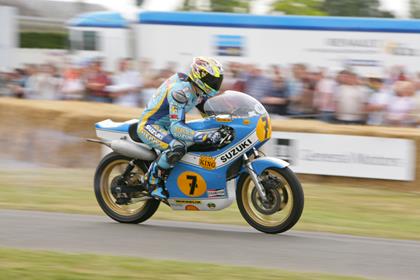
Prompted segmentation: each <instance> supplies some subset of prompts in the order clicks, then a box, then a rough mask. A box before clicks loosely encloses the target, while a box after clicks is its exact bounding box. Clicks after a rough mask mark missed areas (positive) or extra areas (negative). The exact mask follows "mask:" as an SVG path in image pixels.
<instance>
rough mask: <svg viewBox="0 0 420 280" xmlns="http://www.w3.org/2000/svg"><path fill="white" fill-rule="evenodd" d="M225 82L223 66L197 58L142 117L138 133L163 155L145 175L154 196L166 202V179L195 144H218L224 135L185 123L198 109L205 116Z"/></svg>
mask: <svg viewBox="0 0 420 280" xmlns="http://www.w3.org/2000/svg"><path fill="white" fill-rule="evenodd" d="M222 81H223V68H222V65H221V64H220V63H219V62H218V61H217V60H215V59H213V58H210V57H196V58H194V59H193V62H192V64H191V66H190V70H189V72H188V74H185V73H176V74H174V75H173V76H171V77H170V78H169V79H167V80H166V81H165V82H163V83H162V85H161V86H160V87H159V88H158V89H157V91H156V93H155V94H154V95H153V97H152V99H151V100H150V101H149V103H148V104H147V106H146V109H145V110H144V112H143V114H142V115H141V117H140V121H139V125H138V129H137V134H138V135H139V137H140V139H141V140H142V141H143V142H144V143H146V144H148V145H149V146H151V147H153V148H155V149H158V150H160V151H162V152H161V154H160V155H159V157H158V158H157V159H156V160H155V161H154V162H153V163H152V164H151V165H150V167H149V170H148V172H147V174H146V176H145V181H146V182H147V184H148V188H149V190H150V191H152V193H151V194H152V196H153V197H155V198H157V199H166V198H167V197H168V192H167V190H166V189H165V187H164V180H165V178H166V177H167V176H168V174H169V172H170V170H171V169H172V168H173V167H174V165H175V164H176V162H178V161H179V160H180V159H181V158H182V157H183V156H184V155H185V153H186V152H187V146H189V145H191V144H192V143H210V144H213V145H217V144H219V143H220V140H221V133H220V132H219V131H218V130H217V129H215V130H210V131H209V130H208V131H205V132H200V131H195V130H193V129H192V128H190V127H189V126H188V124H186V123H185V114H186V113H187V112H189V111H190V110H191V109H192V108H193V107H196V108H197V109H198V110H199V111H200V112H201V113H202V114H204V111H203V107H204V103H205V102H206V101H207V99H208V98H210V97H213V96H215V95H216V94H218V93H219V89H220V86H221V84H222Z"/></svg>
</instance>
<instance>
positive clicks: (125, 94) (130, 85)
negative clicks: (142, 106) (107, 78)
mask: <svg viewBox="0 0 420 280" xmlns="http://www.w3.org/2000/svg"><path fill="white" fill-rule="evenodd" d="M118 68H119V69H118V73H117V74H115V75H114V77H113V84H114V87H115V88H114V90H113V92H114V93H113V97H114V103H115V104H118V105H122V106H126V107H137V106H138V105H139V103H140V98H139V92H140V88H141V86H142V81H141V77H140V73H139V72H137V71H135V70H133V61H132V60H131V59H129V58H125V59H121V60H120V62H119V65H118Z"/></svg>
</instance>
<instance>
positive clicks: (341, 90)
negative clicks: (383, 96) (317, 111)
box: [336, 70, 368, 124]
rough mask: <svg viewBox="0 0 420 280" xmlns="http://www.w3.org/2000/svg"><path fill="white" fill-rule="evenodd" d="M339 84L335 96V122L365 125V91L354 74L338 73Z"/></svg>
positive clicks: (366, 96)
mask: <svg viewBox="0 0 420 280" xmlns="http://www.w3.org/2000/svg"><path fill="white" fill-rule="evenodd" d="M340 75H341V84H340V85H339V86H338V88H337V95H336V120H337V121H338V122H339V123H342V124H365V123H366V105H367V101H368V95H367V89H366V88H365V87H364V86H362V85H361V84H360V82H359V80H358V77H357V75H356V74H355V73H353V72H350V71H348V70H344V71H342V72H341V73H340Z"/></svg>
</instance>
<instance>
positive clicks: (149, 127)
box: [145, 124, 164, 140]
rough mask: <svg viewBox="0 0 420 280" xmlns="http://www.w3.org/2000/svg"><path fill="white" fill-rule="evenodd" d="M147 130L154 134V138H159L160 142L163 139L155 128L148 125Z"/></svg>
mask: <svg viewBox="0 0 420 280" xmlns="http://www.w3.org/2000/svg"><path fill="white" fill-rule="evenodd" d="M145 128H146V130H147V131H148V132H149V133H150V134H152V135H153V136H155V137H156V138H158V139H159V140H162V139H163V137H164V136H163V134H162V133H160V132H159V131H158V130H156V129H155V128H154V127H153V126H151V125H150V124H148V125H146V127H145Z"/></svg>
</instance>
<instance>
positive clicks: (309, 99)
mask: <svg viewBox="0 0 420 280" xmlns="http://www.w3.org/2000/svg"><path fill="white" fill-rule="evenodd" d="M176 70H177V65H176V64H175V63H168V64H167V66H166V67H164V68H163V69H159V70H156V69H153V67H152V64H151V62H150V61H148V60H146V59H143V60H141V61H139V62H138V63H137V62H136V61H133V60H132V59H128V58H127V59H122V60H120V61H119V62H118V65H117V69H116V71H115V72H114V73H110V72H107V71H105V70H104V68H103V63H102V61H101V59H92V60H89V61H83V62H79V63H64V66H63V67H60V68H59V67H57V66H55V65H53V64H45V65H26V66H25V67H24V68H23V69H15V70H14V71H11V72H0V94H1V95H6V96H15V97H17V98H28V99H61V100H87V101H94V102H106V103H115V104H119V105H123V106H131V107H142V106H145V104H146V102H147V101H148V99H149V98H150V96H151V95H152V94H153V92H154V91H155V90H156V88H157V87H158V86H159V85H160V84H161V83H162V82H163V81H164V80H165V79H166V78H168V77H169V76H171V75H172V74H173V73H174V72H175V71H176ZM222 90H237V91H243V92H246V93H248V94H250V95H252V96H253V97H255V98H256V99H258V100H259V101H261V103H263V104H264V106H265V107H266V109H267V110H268V111H269V112H270V115H272V116H274V117H277V116H282V117H289V118H311V119H319V120H322V121H325V122H330V123H342V124H368V125H393V126H408V127H416V126H417V127H420V74H407V73H405V71H404V69H403V68H402V67H394V68H393V69H390V70H389V71H388V73H387V74H386V75H378V74H375V75H373V74H372V75H368V76H359V75H357V73H355V72H354V71H352V70H351V69H344V70H342V71H338V72H332V71H329V70H328V69H324V68H311V67H308V66H306V65H304V64H294V65H291V66H290V67H284V68H283V67H280V66H277V65H273V66H271V67H269V69H262V68H261V67H258V66H256V65H252V64H241V63H235V62H231V63H227V64H225V79H224V82H223V85H222Z"/></svg>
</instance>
